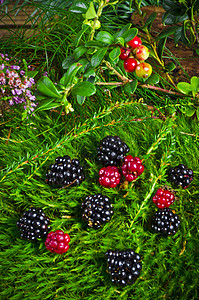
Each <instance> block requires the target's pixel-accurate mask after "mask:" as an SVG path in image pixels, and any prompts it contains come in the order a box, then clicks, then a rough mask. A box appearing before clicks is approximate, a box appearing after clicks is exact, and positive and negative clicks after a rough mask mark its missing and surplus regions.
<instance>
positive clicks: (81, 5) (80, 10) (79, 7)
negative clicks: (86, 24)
mask: <svg viewBox="0 0 199 300" xmlns="http://www.w3.org/2000/svg"><path fill="white" fill-rule="evenodd" d="M87 9H88V4H87V2H86V1H74V3H73V4H72V5H71V7H70V8H69V11H70V12H73V13H76V14H85V13H86V11H87Z"/></svg>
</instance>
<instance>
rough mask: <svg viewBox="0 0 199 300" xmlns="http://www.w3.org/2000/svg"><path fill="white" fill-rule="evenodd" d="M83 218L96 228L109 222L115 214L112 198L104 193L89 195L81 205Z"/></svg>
mask: <svg viewBox="0 0 199 300" xmlns="http://www.w3.org/2000/svg"><path fill="white" fill-rule="evenodd" d="M81 209H82V211H83V213H82V219H83V220H84V221H85V222H87V223H88V226H90V227H93V228H95V229H98V228H100V227H101V226H103V225H104V224H105V223H107V222H109V221H110V220H111V218H112V215H113V206H112V204H111V203H110V199H109V198H108V197H107V196H104V195H102V194H96V195H90V196H87V197H86V199H85V201H84V202H83V203H82V207H81Z"/></svg>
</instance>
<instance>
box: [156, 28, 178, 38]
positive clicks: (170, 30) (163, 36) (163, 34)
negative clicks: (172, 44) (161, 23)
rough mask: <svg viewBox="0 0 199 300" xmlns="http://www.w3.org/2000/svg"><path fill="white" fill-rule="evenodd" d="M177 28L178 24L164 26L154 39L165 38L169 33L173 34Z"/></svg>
mask: <svg viewBox="0 0 199 300" xmlns="http://www.w3.org/2000/svg"><path fill="white" fill-rule="evenodd" d="M177 28H178V26H172V27H169V28H166V29H165V30H163V31H162V32H161V33H160V34H159V35H158V36H157V38H156V41H158V40H160V39H162V38H166V37H168V36H169V35H171V34H174V33H175V31H176V29H177Z"/></svg>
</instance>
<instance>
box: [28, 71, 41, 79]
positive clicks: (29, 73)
mask: <svg viewBox="0 0 199 300" xmlns="http://www.w3.org/2000/svg"><path fill="white" fill-rule="evenodd" d="M38 73H39V71H28V72H27V76H28V77H30V78H34V77H35V76H36V75H37V74H38Z"/></svg>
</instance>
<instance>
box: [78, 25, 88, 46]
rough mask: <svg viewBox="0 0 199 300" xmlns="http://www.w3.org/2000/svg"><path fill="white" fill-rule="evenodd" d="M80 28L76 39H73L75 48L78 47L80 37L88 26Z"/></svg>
mask: <svg viewBox="0 0 199 300" xmlns="http://www.w3.org/2000/svg"><path fill="white" fill-rule="evenodd" d="M82 27H83V28H82V30H80V31H79V32H78V34H77V35H76V37H75V40H74V46H75V47H77V46H78V44H79V42H80V40H81V38H82V35H83V34H84V33H85V32H86V31H87V30H88V29H89V28H90V26H89V25H83V26H82Z"/></svg>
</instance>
